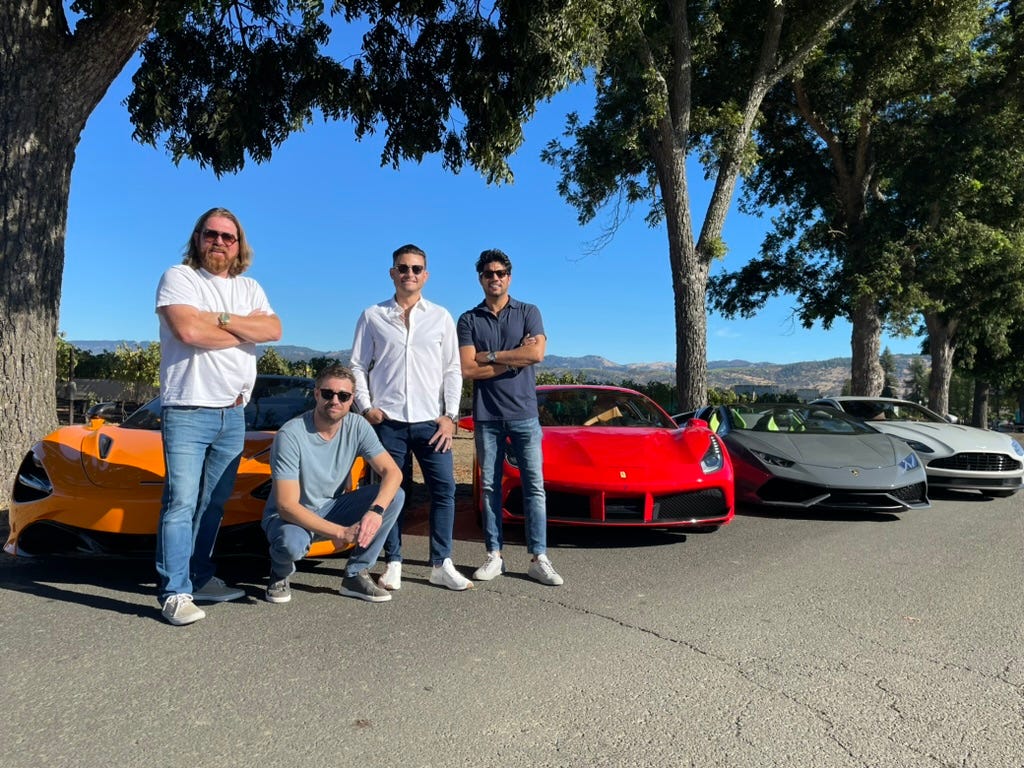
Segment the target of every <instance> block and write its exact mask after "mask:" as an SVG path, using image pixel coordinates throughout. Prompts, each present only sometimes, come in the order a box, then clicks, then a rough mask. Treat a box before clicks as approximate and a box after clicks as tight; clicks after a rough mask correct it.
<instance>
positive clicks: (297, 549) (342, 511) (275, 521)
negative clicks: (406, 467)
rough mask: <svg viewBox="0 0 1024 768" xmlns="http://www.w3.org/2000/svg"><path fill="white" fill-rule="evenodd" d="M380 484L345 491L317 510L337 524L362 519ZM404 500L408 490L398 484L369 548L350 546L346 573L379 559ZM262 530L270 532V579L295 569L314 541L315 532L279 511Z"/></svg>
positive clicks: (367, 566)
mask: <svg viewBox="0 0 1024 768" xmlns="http://www.w3.org/2000/svg"><path fill="white" fill-rule="evenodd" d="M377 490H378V489H377V486H375V485H365V486H363V487H362V488H357V489H356V490H354V491H349V492H348V493H343V494H341V496H339V497H338V498H336V499H331V500H330V501H328V502H327V503H326V504H325V505H323V507H321V508H320V509H318V510H317V514H318V515H320V517H322V518H324V519H325V520H330V521H331V522H332V523H337V524H338V525H345V526H348V525H354V524H355V523H356V522H357V521H359V520H362V519H363V515H365V514H366V511H367V510H368V509H369V508H370V506H371V505H372V504H373V500H374V499H375V498H377ZM403 503H405V492H404V491H403V490H402V489H401V488H399V489H398V493H396V494H395V498H394V499H392V500H391V503H390V504H388V508H387V509H385V510H384V514H383V515H382V517H383V518H384V519H383V521H382V522H381V525H380V528H379V529H378V530H377V534H376V535H375V536H374V537H373V541H371V542H370V546H368V547H367V548H366V549H362V548H360V547H356V548H355V549H351V550H349V555H348V563H346V565H345V575H346V576H355V575H356V574H357V573H359V572H360V571H364V570H366V569H367V568H369V567H370V566H372V565H373V564H374V563H376V562H377V556H378V555H379V554H380V550H381V548H382V547H383V546H384V539H386V538H387V535H388V531H390V530H391V528H392V526H394V524H395V521H396V520H397V519H398V513H399V511H400V510H401V509H402V504H403ZM263 530H264V531H265V532H266V534H267V541H268V542H269V544H270V580H271V581H276V580H278V579H286V578H288V577H289V576H291V575H292V574H293V573H295V561H296V560H301V559H302V558H304V557H305V556H306V553H307V552H308V551H309V547H310V545H311V544H312V543H313V534H312V533H310V532H309V531H308V530H306V529H305V528H303V527H302V526H300V525H295V523H289V522H286V521H284V520H282V519H281V517H280V516H279V515H277V514H273V515H270V516H267V517H264V518H263Z"/></svg>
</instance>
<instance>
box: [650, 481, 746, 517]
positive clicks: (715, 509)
mask: <svg viewBox="0 0 1024 768" xmlns="http://www.w3.org/2000/svg"><path fill="white" fill-rule="evenodd" d="M727 514H729V507H728V505H727V504H726V502H725V494H724V493H723V492H722V489H721V488H705V489H704V490H700V491H692V492H690V493H676V494H673V495H671V496H657V497H655V499H654V515H653V516H654V519H655V520H713V519H715V518H719V517H725V516H726V515H727Z"/></svg>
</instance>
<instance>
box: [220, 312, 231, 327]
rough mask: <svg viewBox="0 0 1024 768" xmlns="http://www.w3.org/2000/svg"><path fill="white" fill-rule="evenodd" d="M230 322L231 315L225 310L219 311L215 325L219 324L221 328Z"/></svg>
mask: <svg viewBox="0 0 1024 768" xmlns="http://www.w3.org/2000/svg"><path fill="white" fill-rule="evenodd" d="M230 322H231V315H229V314H228V313H227V312H221V313H220V315H218V316H217V325H219V326H220V327H221V328H226V327H227V326H228V324H229V323H230Z"/></svg>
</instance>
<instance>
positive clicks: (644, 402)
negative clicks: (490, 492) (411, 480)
mask: <svg viewBox="0 0 1024 768" xmlns="http://www.w3.org/2000/svg"><path fill="white" fill-rule="evenodd" d="M537 402H538V413H539V416H540V423H541V428H542V430H543V432H544V442H543V451H544V488H545V491H546V493H547V514H548V522H549V523H552V524H557V525H576V526H642V527H648V528H681V529H687V530H690V531H694V532H703V533H706V532H710V531H714V530H716V529H717V528H718V527H719V526H721V525H724V524H726V523H729V522H730V521H731V520H732V518H733V515H734V512H735V508H734V495H733V473H732V463H731V461H730V460H729V455H728V453H727V452H726V450H725V448H724V447H723V445H722V443H721V441H720V440H719V438H718V437H717V435H715V434H714V433H713V432H712V431H711V430H710V429H709V428H708V425H707V423H706V422H703V421H699V420H696V419H694V420H690V421H688V422H686V423H685V424H684V425H683V426H682V427H679V426H678V425H677V424H676V422H675V421H673V420H672V417H671V416H669V415H668V414H667V413H666V412H665V411H664V410H662V409H661V407H659V406H658V404H657V403H655V402H654V401H653V400H651V399H650V398H648V397H646V396H645V395H642V394H641V393H639V392H635V391H633V390H631V389H622V388H620V387H610V386H586V385H567V386H563V385H550V386H539V387H537ZM460 424H461V425H462V426H464V427H466V428H467V429H472V428H473V425H472V419H470V418H466V419H462V421H461V422H460ZM480 496H481V493H480V471H479V467H478V466H477V463H476V458H475V457H474V460H473V502H474V506H475V508H476V509H477V511H478V513H479V511H480V510H481V507H482V505H481V499H480ZM502 513H503V515H504V519H505V520H507V521H510V522H522V521H523V504H522V490H521V487H520V480H519V471H518V469H517V468H516V466H515V460H514V457H512V456H511V454H510V452H509V451H506V455H505V464H504V477H503V479H502Z"/></svg>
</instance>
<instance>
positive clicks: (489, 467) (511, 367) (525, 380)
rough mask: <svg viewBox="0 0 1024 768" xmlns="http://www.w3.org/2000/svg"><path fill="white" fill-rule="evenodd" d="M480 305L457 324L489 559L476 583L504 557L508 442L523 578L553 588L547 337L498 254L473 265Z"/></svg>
mask: <svg viewBox="0 0 1024 768" xmlns="http://www.w3.org/2000/svg"><path fill="white" fill-rule="evenodd" d="M476 271H477V274H478V275H479V277H480V285H481V286H482V287H483V290H484V300H483V301H482V302H480V303H479V304H478V305H477V306H475V307H473V309H471V310H469V311H467V312H464V313H463V314H462V316H461V317H460V318H459V322H458V325H457V333H458V339H459V359H460V361H461V363H462V376H463V378H465V379H469V380H471V381H472V382H473V423H474V427H473V436H474V440H475V441H476V455H477V459H478V462H479V466H480V482H481V492H482V500H483V525H484V543H485V544H486V546H487V560H486V561H485V562H484V564H483V565H482V566H480V567H479V568H477V570H476V572H475V573H474V574H473V578H474V579H478V580H480V581H489V580H491V579H493V578H495V577H496V576H500V575H501V574H502V573H504V572H505V570H506V569H505V561H504V559H503V558H502V555H501V546H502V520H501V501H502V499H501V478H502V464H503V461H504V448H503V446H504V445H505V442H506V440H508V441H510V442H511V445H512V450H513V452H514V453H515V456H516V463H517V465H518V467H519V474H520V477H521V479H522V490H523V512H524V515H525V517H526V548H527V551H528V552H529V553H530V554H531V555H533V559H532V560H531V561H530V567H529V570H528V571H527V575H528V576H529V577H530V578H531V579H535V580H536V581H539V582H540V583H541V584H547V585H549V586H553V587H554V586H558V585H560V584H562V583H563V580H562V577H561V576H559V575H558V572H557V571H555V568H554V566H553V565H551V560H549V559H548V556H547V510H546V506H545V505H546V499H545V496H544V474H543V468H542V455H541V429H540V420H539V419H538V418H537V388H536V387H537V377H536V374H535V373H534V368H533V366H534V365H536V364H537V363H539V362H541V361H542V360H543V359H544V349H545V347H546V344H547V337H546V336H545V334H544V323H543V321H542V320H541V316H540V310H538V309H537V307H535V306H534V305H533V304H526V303H524V302H521V301H516V300H515V299H513V298H512V297H511V296H509V295H508V288H509V284H510V283H511V282H512V261H511V260H510V259H509V257H508V256H506V255H505V254H504V253H503V252H502V251H499V250H497V249H492V250H488V251H484V252H483V253H481V254H480V258H479V259H477V262H476Z"/></svg>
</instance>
